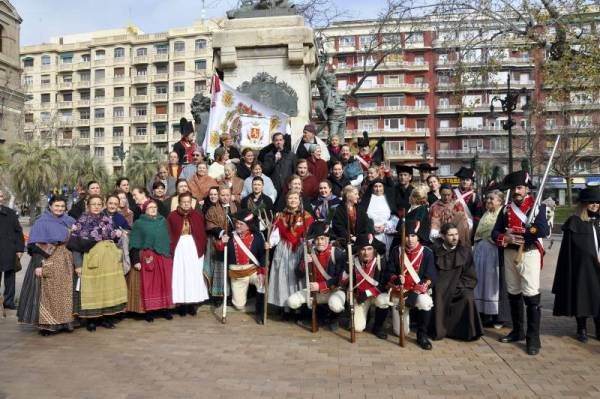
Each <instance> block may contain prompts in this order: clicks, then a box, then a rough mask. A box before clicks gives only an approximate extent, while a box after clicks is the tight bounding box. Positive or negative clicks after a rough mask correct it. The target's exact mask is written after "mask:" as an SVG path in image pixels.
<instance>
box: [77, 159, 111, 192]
mask: <svg viewBox="0 0 600 399" xmlns="http://www.w3.org/2000/svg"><path fill="white" fill-rule="evenodd" d="M73 168H74V173H73V175H72V176H71V178H72V179H73V180H74V182H75V183H76V184H87V182H89V181H90V180H96V181H97V182H99V183H100V187H103V188H104V191H105V192H109V191H110V188H111V185H110V176H109V175H108V172H107V171H106V167H105V166H104V162H102V160H100V159H98V158H95V157H91V156H86V155H84V154H82V153H80V156H77V157H76V158H75V161H74V164H73Z"/></svg>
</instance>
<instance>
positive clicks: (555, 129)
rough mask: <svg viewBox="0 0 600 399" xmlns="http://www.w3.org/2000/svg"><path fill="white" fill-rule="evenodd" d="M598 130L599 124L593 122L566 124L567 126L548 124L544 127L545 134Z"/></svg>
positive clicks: (583, 132)
mask: <svg viewBox="0 0 600 399" xmlns="http://www.w3.org/2000/svg"><path fill="white" fill-rule="evenodd" d="M597 131H598V126H594V125H592V124H583V123H582V124H581V125H565V126H546V127H544V133H545V134H581V135H585V133H592V132H596V133H597Z"/></svg>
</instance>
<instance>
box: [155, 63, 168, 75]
mask: <svg viewBox="0 0 600 399" xmlns="http://www.w3.org/2000/svg"><path fill="white" fill-rule="evenodd" d="M156 73H157V74H159V73H165V74H166V73H169V64H168V63H164V64H156Z"/></svg>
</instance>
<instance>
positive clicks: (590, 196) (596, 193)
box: [577, 186, 600, 204]
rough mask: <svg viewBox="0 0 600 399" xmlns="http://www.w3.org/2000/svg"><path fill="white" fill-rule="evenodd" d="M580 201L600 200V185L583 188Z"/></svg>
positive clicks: (591, 201) (592, 201)
mask: <svg viewBox="0 0 600 399" xmlns="http://www.w3.org/2000/svg"><path fill="white" fill-rule="evenodd" d="M577 201H578V202H586V203H588V204H589V203H594V202H600V186H589V187H586V188H584V189H583V190H581V192H580V193H579V198H578V199H577Z"/></svg>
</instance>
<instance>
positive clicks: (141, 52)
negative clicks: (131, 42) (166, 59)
mask: <svg viewBox="0 0 600 399" xmlns="http://www.w3.org/2000/svg"><path fill="white" fill-rule="evenodd" d="M135 55H136V56H138V57H143V56H145V55H148V49H147V48H146V47H141V48H139V49H137V50H136V51H135Z"/></svg>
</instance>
